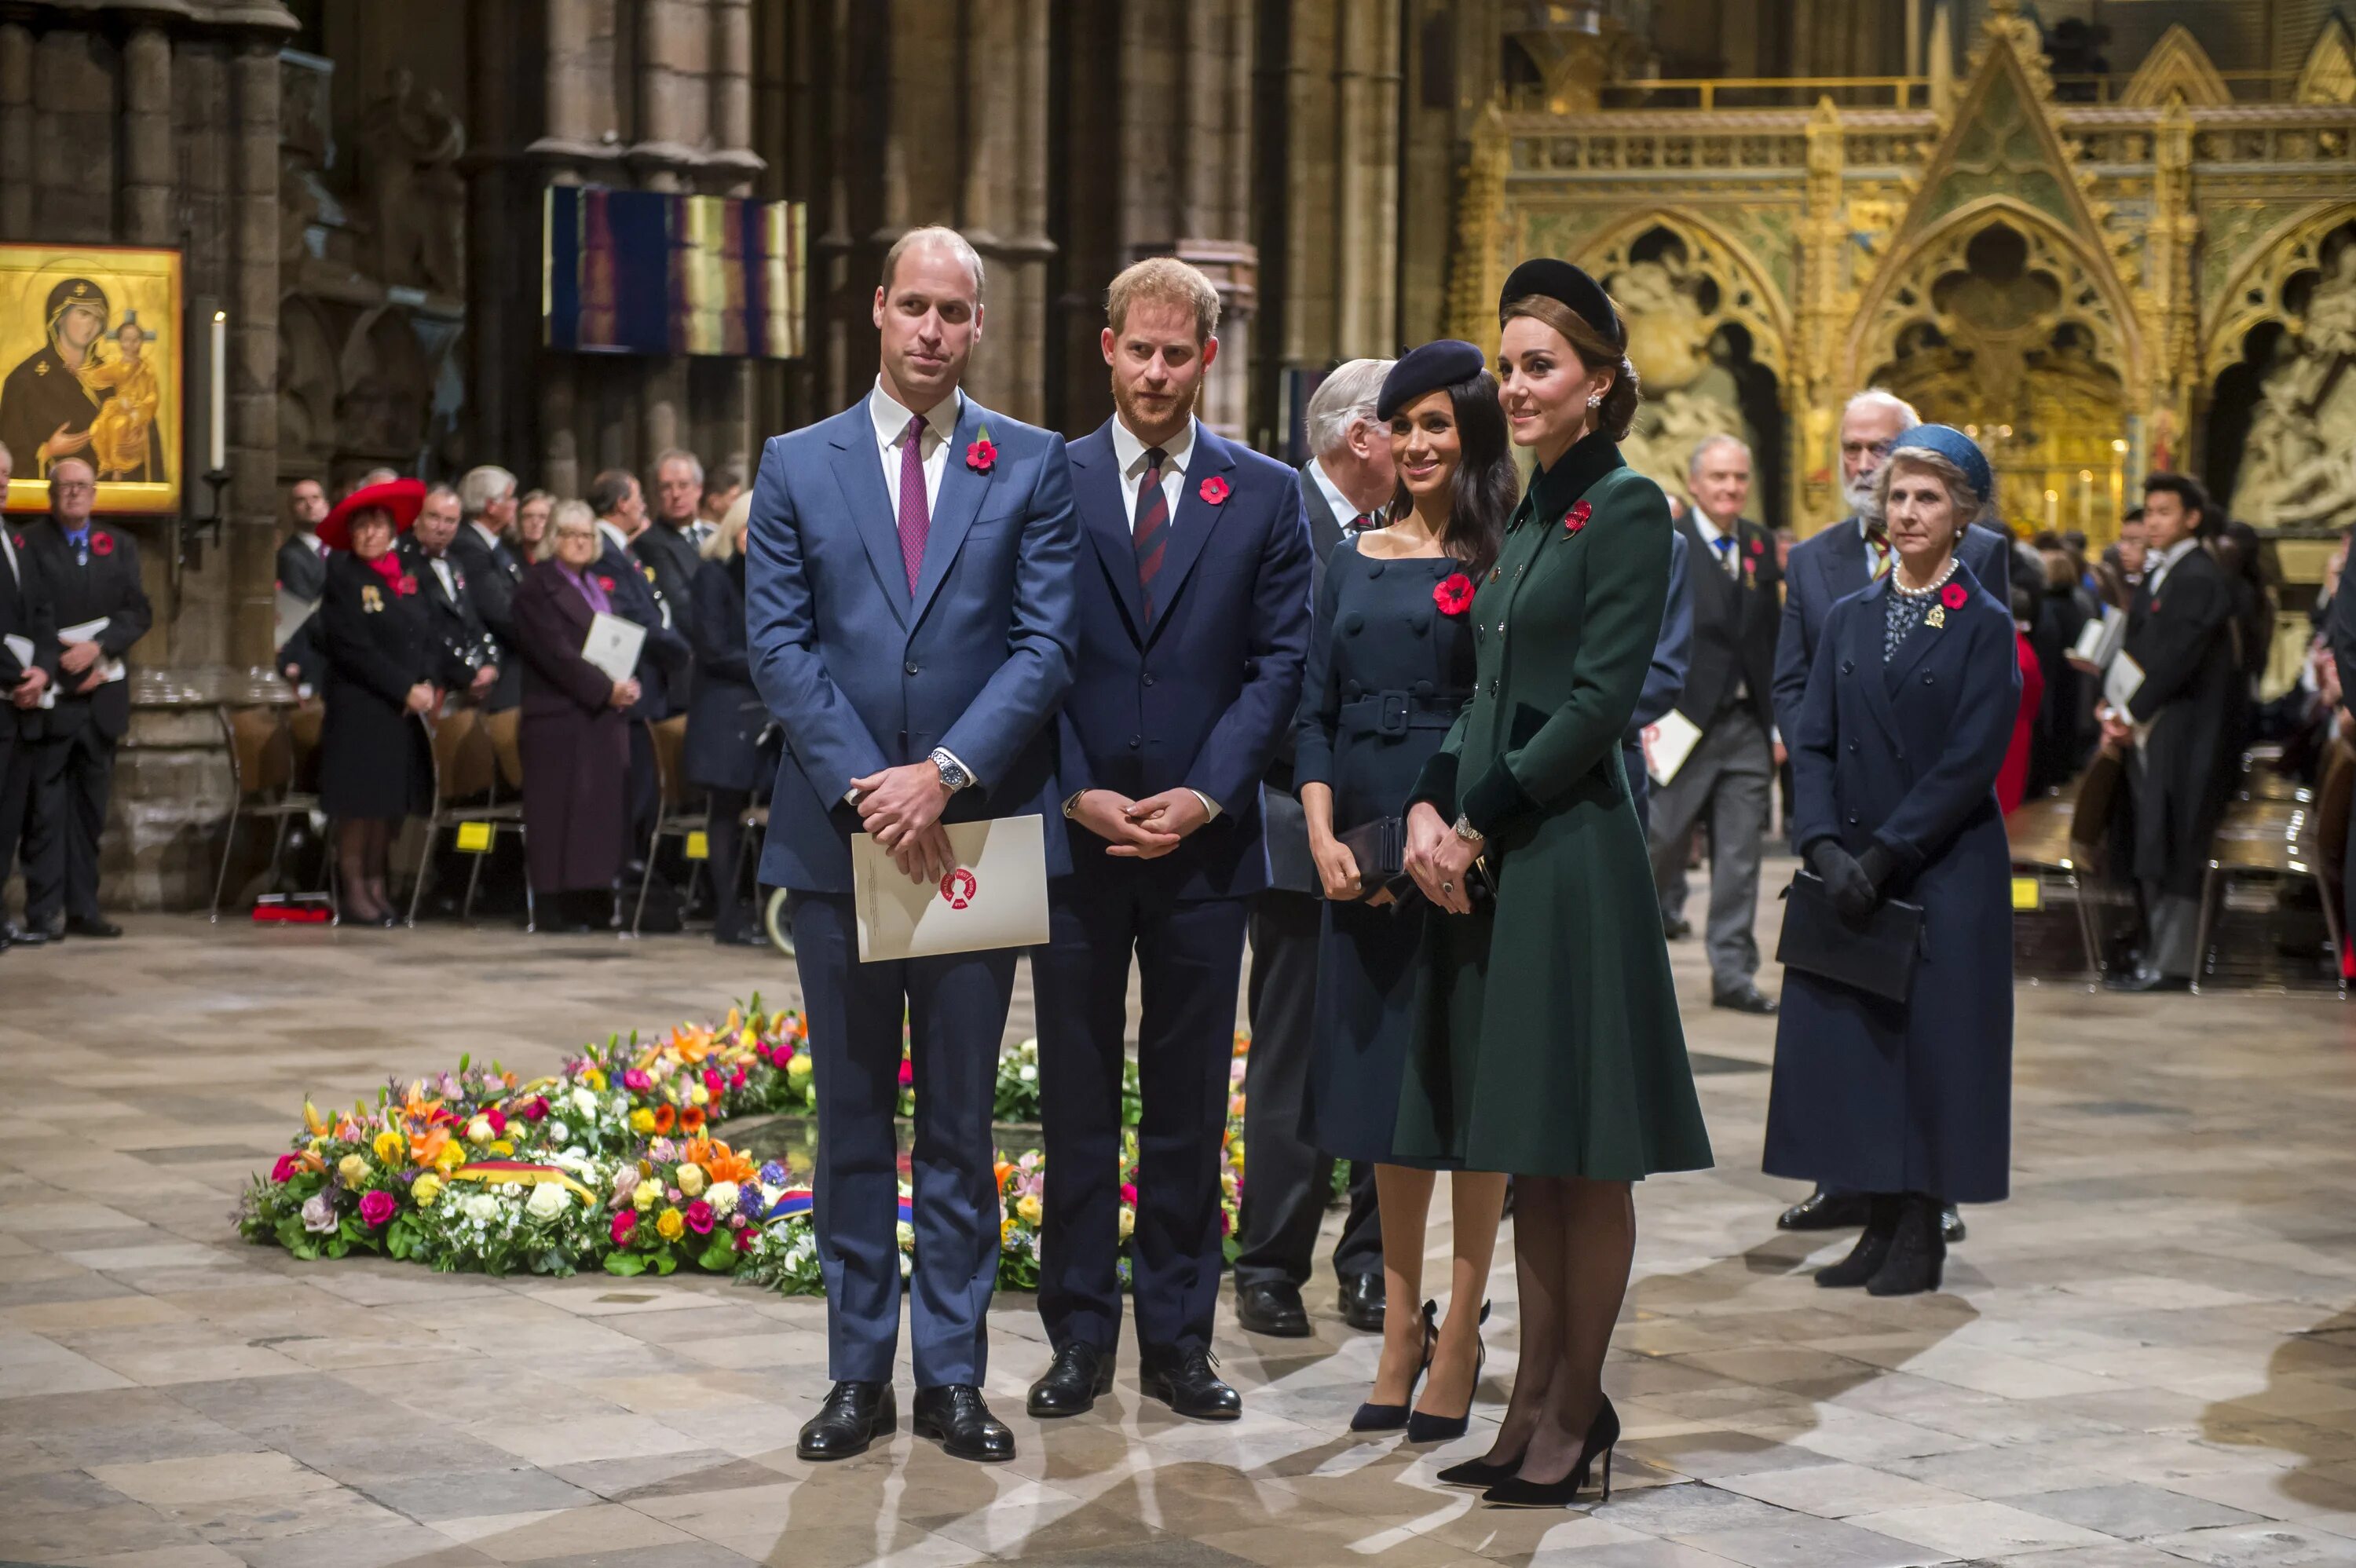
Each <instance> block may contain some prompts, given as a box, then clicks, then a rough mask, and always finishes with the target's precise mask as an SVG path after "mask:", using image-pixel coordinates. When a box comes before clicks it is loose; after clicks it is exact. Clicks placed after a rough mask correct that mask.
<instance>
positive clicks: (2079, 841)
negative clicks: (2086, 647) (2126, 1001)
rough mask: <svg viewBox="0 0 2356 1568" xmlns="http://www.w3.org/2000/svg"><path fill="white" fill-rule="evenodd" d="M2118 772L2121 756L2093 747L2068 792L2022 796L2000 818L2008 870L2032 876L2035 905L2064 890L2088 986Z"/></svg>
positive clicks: (2098, 974) (2098, 949) (2097, 953)
mask: <svg viewBox="0 0 2356 1568" xmlns="http://www.w3.org/2000/svg"><path fill="white" fill-rule="evenodd" d="M2124 772H2125V769H2124V766H2123V763H2122V762H2121V759H2119V758H2118V757H2115V756H2113V755H2111V754H2109V753H2108V752H2096V753H2095V755H2094V762H2093V763H2089V764H2088V765H2087V768H2086V771H2085V773H2083V774H2081V775H2080V777H2079V780H2078V787H2077V789H2076V790H2075V791H2074V792H2072V793H2071V794H2070V795H2045V796H2042V797H2040V798H2039V799H2037V800H2032V801H2023V802H2022V803H2021V805H2019V808H2018V809H2016V810H2015V811H2014V812H2013V813H2012V815H2011V816H2008V817H2006V818H2005V819H2004V831H2005V837H2007V838H2008V839H2009V840H2010V841H2011V848H2012V869H2013V873H2014V874H2015V875H2016V876H2021V875H2025V876H2028V877H2030V878H2033V879H2035V880H2036V881H2037V885H2038V905H2039V907H2040V908H2042V907H2044V903H2045V900H2046V898H2047V896H2048V892H2049V890H2050V891H2064V892H2067V893H2068V895H2069V898H2070V903H2071V907H2072V910H2073V911H2074V912H2076V915H2077V921H2078V936H2079V940H2080V941H2081V942H2082V943H2083V944H2084V946H2085V954H2086V983H2087V986H2088V987H2089V988H2090V989H2091V988H2092V987H2094V986H2097V985H2100V984H2101V983H2102V976H2103V967H2104V960H2103V945H2102V932H2101V927H2100V923H2099V922H2097V920H2096V919H2095V915H2094V905H2095V903H2096V902H2097V901H2099V899H2100V898H2101V896H2102V889H2101V887H2100V880H2101V879H2100V869H2101V866H2102V861H2103V844H2104V837H2105V836H2106V835H2107V834H2108V833H2109V831H2110V824H2111V812H2112V810H2113V809H2114V807H2115V805H2116V804H2117V800H2118V792H2119V786H2120V781H2121V778H2122V776H2123V773H2124Z"/></svg>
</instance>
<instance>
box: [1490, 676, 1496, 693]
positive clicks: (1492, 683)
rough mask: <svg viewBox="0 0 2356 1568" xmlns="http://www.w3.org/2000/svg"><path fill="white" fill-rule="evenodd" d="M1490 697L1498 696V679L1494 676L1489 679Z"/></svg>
mask: <svg viewBox="0 0 2356 1568" xmlns="http://www.w3.org/2000/svg"><path fill="white" fill-rule="evenodd" d="M1489 695H1490V696H1492V697H1494V696H1496V695H1497V677H1495V676H1494V675H1493V676H1491V677H1489Z"/></svg>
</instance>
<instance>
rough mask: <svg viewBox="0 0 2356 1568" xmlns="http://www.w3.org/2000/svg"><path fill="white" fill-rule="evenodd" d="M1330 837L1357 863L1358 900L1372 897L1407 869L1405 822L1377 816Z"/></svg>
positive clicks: (1391, 817)
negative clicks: (1337, 840) (1338, 842)
mask: <svg viewBox="0 0 2356 1568" xmlns="http://www.w3.org/2000/svg"><path fill="white" fill-rule="evenodd" d="M1334 837H1336V838H1337V839H1339V840H1340V841H1341V845H1342V848H1344V849H1347V850H1348V851H1349V852H1350V858H1351V859H1354V860H1355V861H1357V863H1358V887H1359V890H1360V892H1359V896H1360V897H1362V898H1371V897H1373V896H1374V895H1375V894H1376V893H1377V892H1379V891H1382V889H1383V887H1384V886H1385V885H1386V884H1387V883H1388V882H1389V881H1390V880H1391V879H1392V878H1394V877H1397V876H1398V875H1400V874H1402V873H1403V872H1405V871H1406V869H1407V822H1406V820H1405V819H1404V818H1402V817H1397V816H1377V817H1376V818H1375V819H1374V820H1373V821H1372V822H1362V823H1360V824H1358V826H1357V827H1353V828H1351V829H1350V830H1349V831H1348V832H1347V833H1337V834H1335V835H1334Z"/></svg>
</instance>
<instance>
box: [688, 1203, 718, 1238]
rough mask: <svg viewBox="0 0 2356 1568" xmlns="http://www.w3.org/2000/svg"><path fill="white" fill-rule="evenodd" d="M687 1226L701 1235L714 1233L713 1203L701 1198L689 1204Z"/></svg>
mask: <svg viewBox="0 0 2356 1568" xmlns="http://www.w3.org/2000/svg"><path fill="white" fill-rule="evenodd" d="M686 1218H687V1228H688V1229H689V1230H691V1231H693V1232H695V1233H696V1234H697V1235H699V1236H708V1235H710V1234H711V1233H712V1205H711V1204H709V1203H706V1202H705V1201H704V1200H702V1199H701V1198H699V1199H697V1200H695V1201H694V1202H692V1203H691V1204H689V1205H688V1206H687V1216H686Z"/></svg>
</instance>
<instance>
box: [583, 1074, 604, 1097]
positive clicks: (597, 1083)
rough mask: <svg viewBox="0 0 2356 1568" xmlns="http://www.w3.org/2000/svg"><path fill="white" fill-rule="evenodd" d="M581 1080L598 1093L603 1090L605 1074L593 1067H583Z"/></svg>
mask: <svg viewBox="0 0 2356 1568" xmlns="http://www.w3.org/2000/svg"><path fill="white" fill-rule="evenodd" d="M581 1082H583V1083H586V1084H588V1085H589V1087H590V1088H592V1089H594V1090H595V1091H596V1092H597V1093H600V1094H603V1093H605V1074H604V1073H602V1072H598V1071H597V1070H596V1069H595V1068H594V1067H584V1068H583V1069H582V1070H581Z"/></svg>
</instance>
